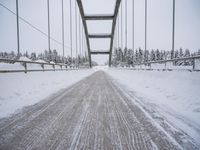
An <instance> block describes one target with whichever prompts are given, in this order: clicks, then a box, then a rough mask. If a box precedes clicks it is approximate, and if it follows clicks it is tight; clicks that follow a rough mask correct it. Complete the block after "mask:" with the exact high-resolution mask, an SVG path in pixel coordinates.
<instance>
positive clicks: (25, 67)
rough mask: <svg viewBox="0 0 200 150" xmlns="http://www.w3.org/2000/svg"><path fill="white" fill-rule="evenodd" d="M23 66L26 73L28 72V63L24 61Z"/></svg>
mask: <svg viewBox="0 0 200 150" xmlns="http://www.w3.org/2000/svg"><path fill="white" fill-rule="evenodd" d="M22 66H24V69H25V70H24V73H27V64H26V63H25V62H24V63H22Z"/></svg>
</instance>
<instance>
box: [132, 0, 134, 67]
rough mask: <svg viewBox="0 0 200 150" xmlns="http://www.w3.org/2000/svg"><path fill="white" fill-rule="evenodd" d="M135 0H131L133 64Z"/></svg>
mask: <svg viewBox="0 0 200 150" xmlns="http://www.w3.org/2000/svg"><path fill="white" fill-rule="evenodd" d="M134 11H135V1H134V0H133V1H132V49H133V65H134V49H135V35H134V34H135V14H134Z"/></svg>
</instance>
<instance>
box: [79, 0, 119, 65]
mask: <svg viewBox="0 0 200 150" xmlns="http://www.w3.org/2000/svg"><path fill="white" fill-rule="evenodd" d="M76 1H77V4H78V7H79V10H80V14H81V17H82V21H83V27H84V29H85V36H86V43H87V47H88V57H89V65H90V67H92V63H91V54H109V66H111V58H112V48H113V39H114V33H115V26H116V19H117V15H118V10H119V6H120V3H121V0H116V4H115V8H114V14H113V15H85V13H84V9H83V4H82V1H81V0H76ZM87 20H112V30H111V34H89V33H88V28H87V23H86V21H87ZM89 38H110V39H111V40H110V48H109V51H91V49H90V42H89Z"/></svg>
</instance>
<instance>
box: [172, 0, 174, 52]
mask: <svg viewBox="0 0 200 150" xmlns="http://www.w3.org/2000/svg"><path fill="white" fill-rule="evenodd" d="M174 40H175V0H173V22H172V50H174Z"/></svg>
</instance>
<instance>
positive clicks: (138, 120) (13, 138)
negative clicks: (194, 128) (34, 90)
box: [0, 71, 199, 150]
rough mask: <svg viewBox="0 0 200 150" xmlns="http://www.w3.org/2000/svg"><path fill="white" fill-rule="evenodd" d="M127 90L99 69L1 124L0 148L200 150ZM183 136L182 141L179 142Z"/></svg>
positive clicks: (189, 139) (182, 133)
mask: <svg viewBox="0 0 200 150" xmlns="http://www.w3.org/2000/svg"><path fill="white" fill-rule="evenodd" d="M124 90H125V88H123V87H122V86H119V84H118V83H117V82H116V81H115V80H113V78H112V77H110V76H109V75H107V73H105V72H103V71H97V72H95V73H94V74H92V75H91V76H89V77H87V78H86V79H84V80H81V81H80V82H78V83H76V84H74V85H73V86H71V87H70V88H68V89H67V90H65V91H62V92H60V93H58V94H55V95H53V96H52V97H50V98H49V99H47V100H43V101H41V102H39V103H37V104H35V105H33V106H29V107H27V108H25V109H23V110H22V111H20V112H18V113H17V114H15V115H13V116H11V117H9V118H4V119H1V120H0V148H1V149H103V150H104V149H137V150H141V149H142V150H145V149H188V150H192V149H199V148H198V147H197V145H195V143H194V142H193V140H192V139H191V138H190V137H188V136H187V135H185V133H184V132H182V131H181V130H177V131H176V133H177V134H176V136H173V135H172V134H170V131H171V128H168V127H165V128H164V127H162V126H161V125H160V124H159V123H157V122H156V121H154V118H152V117H151V115H149V114H148V113H147V111H145V110H144V108H143V107H141V105H139V104H138V103H137V102H136V100H137V99H136V100H135V102H134V98H133V97H132V95H129V92H126V91H124ZM180 135H185V138H180V137H181V136H180Z"/></svg>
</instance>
